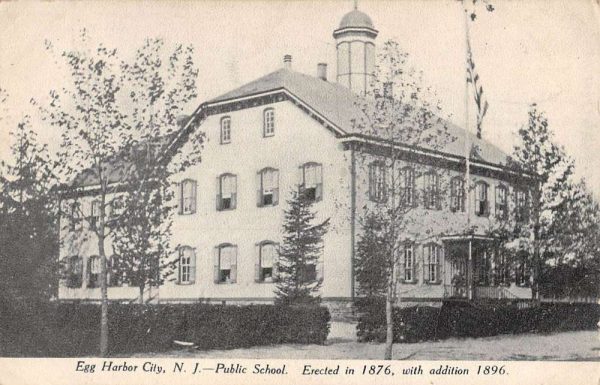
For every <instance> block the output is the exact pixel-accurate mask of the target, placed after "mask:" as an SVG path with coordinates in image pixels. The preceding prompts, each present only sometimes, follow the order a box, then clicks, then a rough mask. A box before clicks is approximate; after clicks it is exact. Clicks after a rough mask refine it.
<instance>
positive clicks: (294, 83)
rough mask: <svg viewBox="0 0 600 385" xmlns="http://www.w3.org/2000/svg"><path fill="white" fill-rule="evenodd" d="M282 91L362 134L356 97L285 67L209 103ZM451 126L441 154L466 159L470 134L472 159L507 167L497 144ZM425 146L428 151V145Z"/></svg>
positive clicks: (350, 131)
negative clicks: (467, 141) (450, 138)
mask: <svg viewBox="0 0 600 385" xmlns="http://www.w3.org/2000/svg"><path fill="white" fill-rule="evenodd" d="M278 89H285V90H287V91H288V92H290V93H291V94H293V95H295V96H296V97H297V98H298V99H300V100H302V101H303V102H304V103H306V104H308V105H309V106H310V107H311V108H313V109H314V110H315V111H317V112H318V113H320V114H321V115H322V116H323V117H325V119H327V120H329V121H330V122H331V123H333V124H334V125H336V126H337V127H338V128H339V129H340V130H342V131H343V132H344V133H345V134H359V133H360V132H358V130H357V128H356V127H355V124H354V123H355V122H357V121H361V119H362V117H361V115H362V112H361V111H360V110H359V108H358V107H357V105H360V104H359V103H360V99H359V97H358V96H357V95H356V94H354V93H353V92H352V91H350V90H349V89H347V88H346V87H344V86H341V85H339V84H337V83H333V82H328V81H324V80H322V79H320V78H318V77H313V76H309V75H305V74H302V73H299V72H295V71H292V70H289V69H285V68H282V69H279V70H277V71H275V72H271V73H270V74H267V75H265V76H263V77H261V78H259V79H256V80H254V81H251V82H250V83H247V84H245V85H243V86H241V87H239V88H236V89H234V90H232V91H229V92H227V93H225V94H223V95H221V96H218V97H216V98H214V99H211V100H209V101H208V102H207V104H208V105H210V104H213V103H218V102H224V101H227V100H232V99H238V98H242V97H247V96H252V95H255V94H261V93H265V92H269V91H275V90H278ZM357 103H358V104H357ZM447 126H448V133H449V134H450V135H451V136H452V137H453V138H455V139H454V140H453V141H451V142H448V143H446V144H445V145H444V148H443V149H440V151H442V152H444V153H447V154H449V155H455V156H459V157H464V154H465V137H466V136H467V135H468V137H469V140H470V142H471V143H472V145H473V147H474V148H475V149H476V150H475V151H473V152H472V158H474V159H477V160H483V161H485V162H489V163H493V164H496V165H506V164H507V161H508V155H507V154H506V153H505V152H503V151H502V150H500V149H499V148H498V147H496V146H495V145H493V144H491V143H490V142H488V141H486V140H483V139H479V138H477V136H476V135H474V134H472V133H470V132H467V131H466V130H464V129H463V128H460V127H458V126H456V125H454V124H452V123H450V122H447ZM423 147H424V148H426V147H427V146H423Z"/></svg>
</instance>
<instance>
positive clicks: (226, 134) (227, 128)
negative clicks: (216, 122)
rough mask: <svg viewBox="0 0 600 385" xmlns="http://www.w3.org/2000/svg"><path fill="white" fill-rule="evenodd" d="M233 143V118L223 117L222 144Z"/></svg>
mask: <svg viewBox="0 0 600 385" xmlns="http://www.w3.org/2000/svg"><path fill="white" fill-rule="evenodd" d="M226 143H231V118H230V117H229V116H226V117H224V118H222V119H221V144H226Z"/></svg>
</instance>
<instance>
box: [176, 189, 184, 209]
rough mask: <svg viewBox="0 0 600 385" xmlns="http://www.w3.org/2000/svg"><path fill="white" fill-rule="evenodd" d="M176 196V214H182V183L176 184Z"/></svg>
mask: <svg viewBox="0 0 600 385" xmlns="http://www.w3.org/2000/svg"><path fill="white" fill-rule="evenodd" d="M176 188H177V195H178V199H177V206H178V209H179V210H178V212H179V214H183V183H181V182H179V183H177V187H176Z"/></svg>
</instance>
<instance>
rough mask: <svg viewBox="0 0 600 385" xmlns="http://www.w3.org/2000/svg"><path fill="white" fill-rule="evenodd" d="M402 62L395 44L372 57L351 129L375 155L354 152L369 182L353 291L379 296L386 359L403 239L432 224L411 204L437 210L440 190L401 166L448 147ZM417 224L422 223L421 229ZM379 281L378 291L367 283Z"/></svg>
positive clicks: (433, 109) (420, 169)
mask: <svg viewBox="0 0 600 385" xmlns="http://www.w3.org/2000/svg"><path fill="white" fill-rule="evenodd" d="M407 56H408V55H407V54H406V53H405V52H403V51H402V50H401V48H400V47H399V45H398V43H396V42H394V41H387V42H385V43H384V45H383V47H381V49H380V50H379V52H378V57H377V64H376V68H375V74H374V76H373V78H372V81H371V84H370V92H369V93H368V95H367V97H366V98H364V99H361V100H360V101H359V102H358V104H359V108H360V110H361V111H362V113H363V114H362V115H363V118H362V119H360V120H359V121H357V128H358V129H359V130H360V132H361V133H362V134H363V135H366V136H368V137H370V138H372V139H373V140H374V141H375V142H377V145H376V150H373V149H371V148H369V147H364V148H359V149H357V150H360V151H357V168H358V169H359V171H358V172H359V173H360V175H362V176H363V177H366V178H368V179H369V180H368V181H365V183H363V185H369V186H370V188H369V191H366V192H365V194H366V195H367V196H366V199H367V204H365V205H364V207H363V208H362V213H361V214H360V215H359V217H358V222H359V224H360V225H361V227H362V228H363V231H364V233H363V234H362V235H361V236H360V237H359V242H358V253H357V256H356V258H357V261H356V266H357V267H358V275H357V282H358V286H359V291H362V292H367V293H371V294H379V295H383V296H385V299H386V301H385V303H386V351H385V359H391V358H392V345H393V330H394V325H393V318H392V310H393V306H395V305H396V304H397V303H398V302H399V301H400V295H399V294H400V293H399V292H398V284H397V283H398V279H399V276H398V271H397V268H398V266H399V264H400V261H401V254H402V250H403V248H404V246H405V244H406V241H407V240H409V239H413V240H416V239H420V238H426V237H428V236H430V235H431V228H427V227H428V226H429V225H431V227H433V226H434V223H435V222H436V219H435V218H434V217H433V216H428V215H429V213H428V211H427V210H424V211H420V210H418V209H417V207H418V205H417V200H418V199H422V201H423V203H424V204H425V205H426V206H428V207H430V208H432V209H438V208H441V202H442V194H443V191H445V190H446V189H445V188H444V187H442V183H443V182H442V176H443V175H441V174H442V173H443V172H441V170H439V169H438V168H435V167H434V168H432V167H431V166H430V165H424V164H420V163H418V162H414V163H413V166H414V167H413V168H412V172H414V173H413V174H412V175H410V176H408V175H405V174H404V170H405V166H406V165H407V161H406V160H407V159H408V160H415V159H418V155H417V152H418V151H419V149H420V148H423V147H426V148H428V149H434V150H435V149H440V147H442V146H443V145H444V144H446V143H448V142H449V141H451V140H453V138H452V135H451V134H450V133H449V131H448V127H447V123H446V121H445V120H443V119H441V118H440V117H439V116H438V114H439V113H440V112H441V109H440V107H439V103H438V102H431V101H430V99H431V96H433V95H434V93H433V91H432V90H431V89H430V88H427V87H424V86H423V85H422V84H421V83H422V81H421V77H420V74H419V73H417V72H416V71H415V70H414V69H412V68H410V67H409V66H408V65H407ZM425 174H427V175H429V176H430V177H431V182H432V183H431V185H430V186H428V189H427V190H426V191H424V192H423V194H422V195H421V193H419V192H418V191H417V190H416V188H415V187H416V185H415V183H414V182H415V180H416V178H418V177H420V176H422V175H425ZM407 182H408V184H407ZM423 217H428V221H426V222H427V223H426V224H424V221H423ZM437 219H439V220H441V221H444V219H443V218H442V217H439V218H437ZM419 223H421V224H423V226H419V225H418V224H419ZM371 237H373V238H371ZM382 278H383V285H380V283H379V282H374V281H373V280H375V279H377V280H380V279H382ZM382 290H383V292H382Z"/></svg>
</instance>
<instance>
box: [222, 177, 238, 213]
mask: <svg viewBox="0 0 600 385" xmlns="http://www.w3.org/2000/svg"><path fill="white" fill-rule="evenodd" d="M236 206H237V176H235V175H233V174H228V173H227V174H221V175H220V176H219V177H218V178H217V210H218V211H224V210H234V209H235V208H236Z"/></svg>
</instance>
